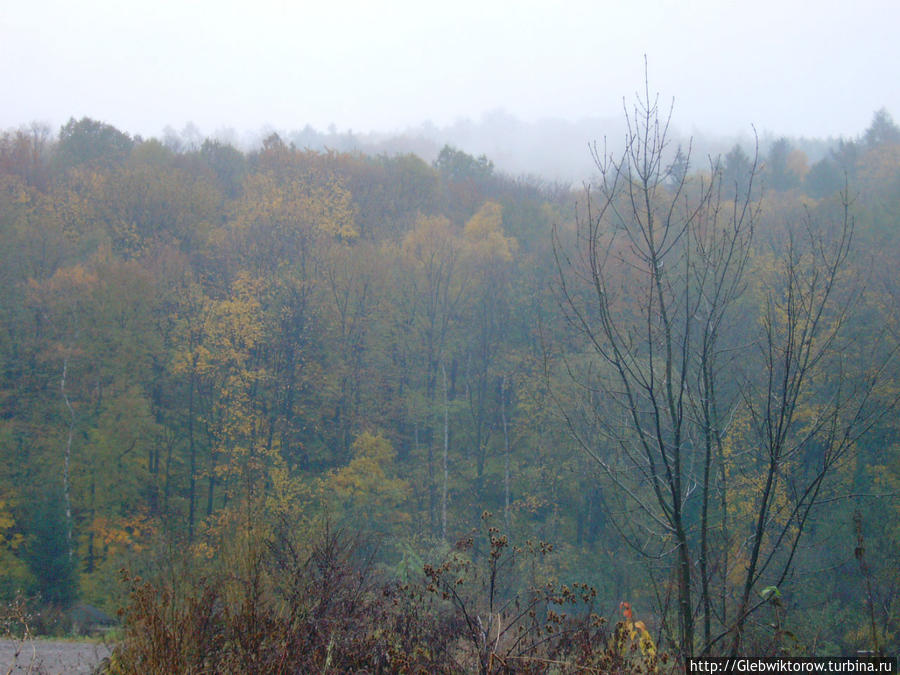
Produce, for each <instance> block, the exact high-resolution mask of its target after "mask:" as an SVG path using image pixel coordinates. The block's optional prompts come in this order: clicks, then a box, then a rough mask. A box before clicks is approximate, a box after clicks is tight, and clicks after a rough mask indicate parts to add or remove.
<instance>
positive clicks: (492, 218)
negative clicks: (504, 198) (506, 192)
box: [463, 201, 519, 262]
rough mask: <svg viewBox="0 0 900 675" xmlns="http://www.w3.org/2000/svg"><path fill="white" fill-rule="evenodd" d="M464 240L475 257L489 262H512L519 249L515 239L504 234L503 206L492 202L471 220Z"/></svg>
mask: <svg viewBox="0 0 900 675" xmlns="http://www.w3.org/2000/svg"><path fill="white" fill-rule="evenodd" d="M463 238H464V239H465V241H466V243H467V244H468V245H469V247H470V249H471V251H472V253H473V254H474V255H475V256H477V257H479V258H484V259H487V260H491V259H495V260H497V259H499V260H503V261H504V262H510V261H511V260H512V259H513V254H514V253H515V252H516V251H517V250H518V247H519V244H518V242H517V241H516V240H515V238H514V237H507V236H505V235H504V234H503V206H501V205H500V204H498V203H497V202H492V201H487V202H485V203H484V204H483V205H482V207H481V208H480V209H478V211H477V212H476V213H475V215H474V216H472V217H471V218H470V219H469V222H467V223H466V226H465V228H464V229H463Z"/></svg>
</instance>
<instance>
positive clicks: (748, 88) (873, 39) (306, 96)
mask: <svg viewBox="0 0 900 675" xmlns="http://www.w3.org/2000/svg"><path fill="white" fill-rule="evenodd" d="M0 8H2V9H0V74H2V77H0V82H2V88H0V91H2V105H0V127H2V128H10V127H17V126H19V125H22V124H26V123H29V122H31V121H44V122H48V123H50V124H51V125H52V126H53V127H58V126H59V125H60V124H62V123H64V122H65V121H66V120H67V119H68V118H69V117H72V116H74V117H76V118H80V117H82V116H85V115H86V116H89V117H93V118H95V119H99V120H102V121H105V122H109V123H111V124H114V125H116V126H117V127H119V128H120V129H122V130H125V131H128V132H130V133H140V134H143V135H147V136H149V135H159V134H160V132H161V131H162V129H163V128H164V127H166V126H167V125H169V126H172V127H174V128H177V129H181V128H182V127H184V126H185V124H186V123H187V122H193V123H194V124H195V125H196V126H197V127H198V128H199V129H200V130H201V131H202V132H203V133H205V134H213V133H217V132H221V131H222V130H223V129H227V128H231V129H234V130H236V131H238V132H239V133H243V132H247V131H255V130H259V129H261V128H263V127H264V126H266V125H269V126H271V127H273V128H275V129H283V130H292V129H299V128H302V127H303V126H305V125H307V124H310V125H312V126H313V127H315V128H317V129H320V130H325V129H326V128H328V126H329V125H330V124H334V125H336V127H337V129H338V130H341V131H344V130H347V129H353V130H354V131H357V132H366V131H371V130H377V131H395V130H402V129H404V128H406V127H409V126H415V125H418V124H420V123H422V122H424V121H425V120H431V121H432V122H433V123H434V124H436V125H445V124H450V123H452V122H454V121H456V120H458V119H460V118H464V117H468V118H472V119H479V118H480V117H481V115H483V114H484V113H486V112H488V111H492V110H497V109H503V110H505V111H507V112H509V113H511V114H513V115H515V116H517V117H519V118H521V119H523V120H525V121H535V120H537V119H540V118H548V117H549V118H563V119H568V120H577V119H579V118H585V117H601V118H605V117H610V116H616V115H618V114H619V113H620V111H621V101H622V96H623V95H628V96H630V95H631V94H632V93H633V92H634V91H635V90H636V89H637V88H639V87H640V86H641V82H642V77H643V55H644V54H645V53H646V54H647V56H648V59H649V65H650V82H651V89H653V90H657V91H659V92H660V93H661V94H662V95H663V96H664V97H665V98H666V99H668V98H671V97H675V99H676V113H675V122H676V126H677V127H678V128H680V129H681V130H683V131H685V132H695V131H701V132H708V133H715V134H735V133H746V132H747V131H748V130H749V128H750V125H751V124H755V125H756V126H757V128H758V129H759V130H760V132H763V133H764V132H771V133H776V134H788V135H798V136H799V135H805V136H827V135H835V136H836V135H844V136H855V135H857V134H858V133H860V132H861V131H862V130H863V129H865V127H866V126H867V125H868V123H869V121H870V120H871V117H872V113H873V112H874V111H875V110H876V109H878V108H881V107H886V108H887V109H888V110H889V111H890V112H891V114H892V115H893V116H894V117H895V119H897V118H898V117H900V37H898V26H900V2H897V1H896V0H856V1H854V2H849V1H848V0H841V1H835V0H818V1H817V2H807V1H799V0H780V1H775V0H757V1H756V2H754V3H752V5H751V3H748V2H728V1H727V0H702V1H696V2H692V1H691V0H673V1H669V0H630V1H626V0H621V1H614V0H594V1H593V2H587V1H581V0H578V1H575V2H551V1H550V0H541V1H535V2H532V1H530V0H516V1H515V2H513V1H511V0H509V1H503V2H499V1H498V2H493V1H492V0H452V2H444V3H441V2H434V1H432V2H423V1H422V0H416V1H414V2H413V1H407V0H403V1H402V2H391V1H390V0H382V1H381V2H374V1H371V0H369V1H357V0H331V1H322V2H310V1H307V0H302V1H297V0H293V1H291V0H254V1H253V2H248V1H240V2H238V1H229V0H199V1H191V0H178V1H171V0H154V1H153V2H131V1H129V0H78V1H73V0H0Z"/></svg>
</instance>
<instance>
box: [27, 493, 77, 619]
mask: <svg viewBox="0 0 900 675" xmlns="http://www.w3.org/2000/svg"><path fill="white" fill-rule="evenodd" d="M66 532H67V523H66V514H65V511H64V506H63V500H62V499H61V498H60V497H59V495H58V494H57V493H55V492H52V491H47V492H45V493H44V494H43V495H42V498H41V499H40V501H38V502H37V503H35V504H34V505H33V506H32V513H31V524H30V527H29V535H28V539H27V541H26V543H25V545H24V548H25V560H26V561H27V562H28V566H29V568H30V570H31V574H32V575H33V576H34V580H35V585H34V588H33V589H32V590H33V591H35V592H37V593H38V594H39V596H40V598H41V600H42V601H43V602H46V603H49V604H51V605H54V606H57V607H62V608H65V607H68V606H69V605H71V604H72V602H73V601H74V600H75V598H76V597H77V594H78V585H77V576H76V565H75V562H76V561H75V559H74V557H73V556H72V552H71V543H70V542H69V540H68V537H67V533H66Z"/></svg>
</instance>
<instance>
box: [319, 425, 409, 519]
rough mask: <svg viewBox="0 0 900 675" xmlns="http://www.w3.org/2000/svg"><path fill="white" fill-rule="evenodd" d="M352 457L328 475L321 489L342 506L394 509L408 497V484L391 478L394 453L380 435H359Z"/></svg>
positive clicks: (389, 444)
mask: <svg viewBox="0 0 900 675" xmlns="http://www.w3.org/2000/svg"><path fill="white" fill-rule="evenodd" d="M352 450H353V454H354V457H353V459H352V460H350V463H349V464H347V465H346V466H344V467H342V468H341V469H338V470H337V471H334V472H332V473H331V474H329V476H328V477H327V478H326V479H325V481H324V485H323V487H325V489H326V490H328V491H331V492H332V493H333V494H335V495H336V496H338V497H339V498H340V499H341V500H342V501H343V502H344V503H349V504H353V505H355V506H357V507H367V508H370V509H374V508H394V507H396V506H397V505H399V504H400V503H401V502H402V501H403V500H404V499H406V497H407V496H408V494H409V489H410V488H409V483H408V482H407V481H405V480H403V479H401V478H394V477H391V474H392V473H393V468H394V467H393V464H394V460H395V459H396V457H397V453H396V451H395V450H394V448H393V446H392V445H391V443H390V441H388V440H387V439H386V438H384V437H383V436H381V435H378V436H376V435H374V434H371V433H368V432H365V433H362V434H360V435H359V436H358V437H357V439H356V440H355V441H354V442H353V446H352Z"/></svg>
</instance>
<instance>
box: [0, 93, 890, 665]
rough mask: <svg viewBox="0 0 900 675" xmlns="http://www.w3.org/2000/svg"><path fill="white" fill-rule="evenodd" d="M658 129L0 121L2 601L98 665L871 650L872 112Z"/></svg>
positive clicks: (653, 122)
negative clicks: (158, 130) (94, 626)
mask: <svg viewBox="0 0 900 675" xmlns="http://www.w3.org/2000/svg"><path fill="white" fill-rule="evenodd" d="M687 123H689V121H688V122H686V123H685V124H687ZM678 125H679V117H678V106H677V102H676V103H675V105H674V106H673V104H672V101H671V99H665V98H663V97H660V96H658V95H656V94H655V93H654V92H653V90H652V88H651V87H650V86H649V85H647V86H646V88H645V89H643V91H642V92H641V93H640V94H639V95H637V97H636V98H633V99H626V103H625V106H624V109H623V115H622V116H621V117H620V118H618V119H616V120H597V119H593V120H585V121H583V122H578V123H571V122H563V121H552V120H546V121H542V122H536V123H524V122H520V121H518V120H516V119H515V118H514V117H513V116H511V115H507V114H505V113H502V112H496V113H492V114H489V115H486V116H485V117H484V118H483V119H482V120H481V121H479V122H458V123H456V124H454V125H451V126H449V127H443V128H438V127H436V126H435V125H427V124H426V125H422V126H421V127H417V128H412V129H410V130H408V131H406V132H404V133H403V134H397V135H379V134H359V135H357V134H352V133H350V132H346V133H344V132H339V131H337V130H332V131H330V132H324V133H323V132H320V131H317V130H315V129H313V128H312V127H307V128H305V129H300V130H296V131H281V132H277V133H276V132H274V131H271V132H267V133H266V134H265V135H264V136H263V137H261V138H258V139H254V138H252V137H247V138H243V139H242V138H236V137H235V136H236V135H231V137H230V138H229V135H228V134H219V135H218V136H213V137H207V136H206V135H205V134H204V133H203V132H201V131H199V130H198V129H197V128H196V127H193V126H190V125H189V126H187V127H185V128H184V129H182V130H181V131H177V130H173V129H168V130H167V131H166V132H165V133H163V134H162V135H161V137H160V138H147V137H141V136H139V135H134V134H132V133H130V132H129V131H128V130H126V129H119V128H116V127H115V126H113V125H111V124H108V123H106V122H104V121H102V120H97V119H92V118H89V117H82V118H74V117H73V118H72V119H70V120H69V121H68V122H67V123H65V124H64V125H62V126H61V128H59V129H50V128H48V127H47V126H46V125H41V124H38V123H36V124H32V125H30V126H29V125H24V126H22V127H20V128H14V129H10V130H7V131H5V132H3V133H2V135H0V257H2V262H0V289H2V294H0V297H2V302H0V326H2V327H3V330H2V333H0V453H2V456H3V461H2V462H0V595H2V596H3V600H4V601H5V602H6V603H8V607H9V608H10V609H9V611H8V614H9V615H10V616H12V617H13V618H15V617H18V618H16V619H15V620H16V621H19V620H20V619H21V618H22V617H23V616H25V614H24V613H23V611H24V610H22V609H21V608H22V607H23V606H24V605H22V604H21V603H28V604H27V607H28V612H31V616H32V619H31V623H32V626H33V627H34V628H36V629H38V630H40V631H43V632H48V633H53V632H56V633H67V632H69V631H71V630H72V629H71V626H72V620H71V618H70V617H71V616H73V614H72V612H73V611H74V610H73V608H78V607H83V606H84V605H87V606H90V607H91V608H99V609H100V610H103V612H105V613H107V614H108V615H110V616H113V615H115V614H116V611H117V610H118V609H119V608H122V614H121V617H120V619H121V627H120V629H119V632H118V634H117V639H118V642H117V648H116V653H115V654H114V656H113V658H112V659H111V660H110V662H109V664H108V665H107V672H201V671H202V672H357V671H359V672H362V671H365V672H438V673H441V672H442V673H457V672H480V673H550V672H573V673H574V672H608V671H610V670H620V671H639V672H651V671H654V672H655V671H658V670H671V669H674V668H679V667H683V666H684V664H685V663H686V661H685V659H687V658H689V657H692V656H700V655H704V656H705V655H730V656H735V655H838V654H843V655H852V654H856V653H857V652H858V651H868V652H872V653H877V654H896V653H897V650H898V649H900V624H898V617H900V526H898V523H900V437H898V433H900V428H898V425H897V415H896V412H897V403H898V396H900V371H898V361H897V349H898V347H900V342H898V340H900V323H898V321H900V315H898V308H900V306H898V301H900V285H898V284H900V280H898V277H897V272H896V270H897V269H898V267H900V260H898V255H900V230H898V222H900V128H898V126H897V124H896V123H895V121H894V120H893V119H892V117H891V114H890V112H889V111H888V110H886V109H881V110H877V111H874V112H873V113H872V117H871V123H870V125H869V126H868V127H867V128H866V129H862V130H858V131H857V132H856V133H855V135H848V136H846V137H843V138H837V139H835V138H794V137H785V136H776V135H770V134H765V135H762V136H760V137H757V136H756V135H755V133H754V131H753V129H752V127H750V128H748V132H747V134H746V135H745V136H740V137H735V138H724V139H723V138H719V137H714V136H712V135H710V136H709V137H700V136H696V135H695V136H694V137H693V138H692V137H691V136H690V135H687V134H685V133H684V132H682V131H681V130H680V127H679V126H678ZM80 611H82V613H83V612H84V610H83V609H82V610H80ZM91 611H93V609H92V610H91ZM16 612H18V613H16ZM10 625H12V624H10ZM16 625H19V624H16ZM591 669H593V670H591Z"/></svg>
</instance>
